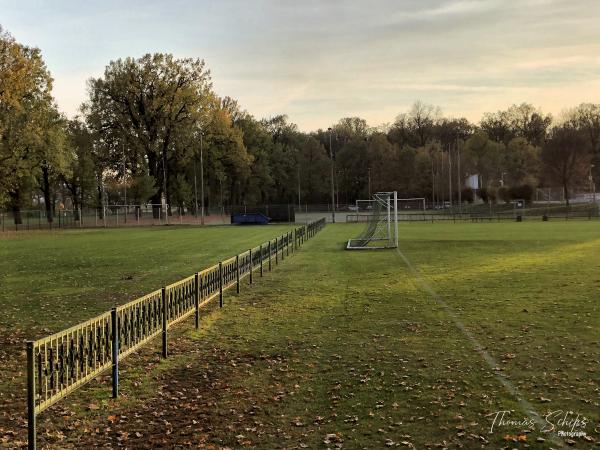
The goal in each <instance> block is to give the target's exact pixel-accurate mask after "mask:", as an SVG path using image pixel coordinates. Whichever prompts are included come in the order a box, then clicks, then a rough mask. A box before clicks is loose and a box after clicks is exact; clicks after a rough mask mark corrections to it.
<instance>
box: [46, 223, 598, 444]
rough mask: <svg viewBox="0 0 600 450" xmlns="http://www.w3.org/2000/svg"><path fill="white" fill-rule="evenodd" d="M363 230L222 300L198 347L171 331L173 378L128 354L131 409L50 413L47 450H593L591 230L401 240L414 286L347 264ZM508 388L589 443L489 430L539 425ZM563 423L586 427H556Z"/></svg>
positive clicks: (510, 227)
mask: <svg viewBox="0 0 600 450" xmlns="http://www.w3.org/2000/svg"><path fill="white" fill-rule="evenodd" d="M359 230H360V226H356V225H337V226H332V225H328V226H327V227H326V228H325V229H324V230H323V231H322V232H321V233H320V234H319V235H318V236H317V237H316V238H315V239H314V240H312V241H309V242H308V243H307V244H306V245H305V247H304V248H303V249H302V250H301V251H300V252H299V253H298V254H296V255H294V257H293V258H289V259H286V260H285V262H284V264H282V265H280V266H279V267H277V269H276V270H275V271H273V272H272V273H268V274H267V275H266V276H265V278H263V279H258V277H257V279H256V283H255V285H254V286H253V287H252V288H251V289H248V288H246V289H243V291H242V294H241V295H239V296H233V295H228V296H227V298H226V307H225V308H224V309H222V310H219V309H218V308H217V309H215V308H212V309H210V310H207V311H204V313H203V322H202V327H201V329H200V330H199V331H196V330H194V329H193V328H191V327H190V326H189V325H190V324H189V323H188V324H187V325H183V326H181V327H180V328H177V331H175V330H174V331H175V333H174V338H175V340H174V342H173V345H172V354H171V356H170V359H169V360H168V362H166V363H165V362H160V361H159V359H158V357H157V355H156V352H157V349H158V347H155V348H154V349H152V348H147V349H145V350H144V353H143V354H140V355H136V356H133V357H132V358H131V359H130V360H129V361H128V362H126V363H125V364H124V370H125V372H124V373H123V375H122V383H123V384H122V391H123V395H124V397H123V398H121V399H119V400H117V401H113V400H110V399H109V398H108V395H109V389H108V385H106V381H104V382H103V383H102V382H101V383H99V384H97V383H93V384H91V385H90V386H89V387H86V388H84V389H82V390H81V391H79V392H78V393H77V394H75V395H74V396H72V397H69V398H68V399H66V400H64V401H63V402H61V403H59V404H58V405H56V406H55V407H53V408H51V409H50V410H49V411H47V412H45V413H43V414H42V417H41V418H40V435H41V442H43V443H44V444H45V445H47V446H48V447H49V448H88V447H92V446H97V447H99V448H117V447H119V446H121V447H128V448H175V447H177V448H178V447H198V446H200V447H202V446H205V447H210V446H211V445H212V446H216V447H219V446H220V447H232V448H234V447H244V446H248V447H256V448H326V447H329V448H336V447H341V448H385V447H386V446H387V447H395V446H399V447H403V448H419V449H421V448H469V449H470V448H504V447H506V448H559V447H560V446H562V445H571V446H573V447H575V448H584V449H585V448H592V447H595V446H596V445H598V443H599V441H600V437H599V431H600V422H599V421H600V414H599V412H600V408H599V396H598V393H599V385H598V384H599V371H600V365H599V362H600V346H599V344H600V331H599V330H598V324H599V323H600V307H599V303H598V297H599V295H598V294H599V293H600V292H599V291H600V227H599V226H598V224H597V223H595V222H577V223H574V222H570V223H562V222H561V223H557V222H548V223H543V222H538V223H500V224H409V225H405V224H403V225H402V226H401V235H402V239H401V251H402V252H403V253H404V254H405V255H406V257H407V258H408V259H409V260H410V261H411V263H412V264H413V265H414V267H415V268H416V269H417V270H418V271H419V273H420V276H416V275H415V273H414V272H413V271H411V270H409V269H408V268H407V266H406V264H404V262H403V261H402V259H401V258H400V256H399V255H398V254H397V253H396V252H394V251H372V252H371V251H369V252H348V251H344V250H343V246H344V241H345V240H346V239H347V238H348V237H351V236H353V235H355V234H356V233H357V232H358V231H359ZM427 286H429V288H431V289H433V290H434V291H435V292H436V293H437V295H438V297H437V298H436V297H435V296H434V295H432V292H431V291H430V290H428V288H427ZM190 322H191V321H190ZM468 336H470V337H468ZM478 345H481V348H479V351H476V350H475V347H477V346H478ZM482 352H485V353H486V354H487V355H489V356H490V357H491V358H492V360H489V361H486V360H484V358H483V357H482V355H481V353H482ZM490 364H491V365H490ZM501 379H505V380H508V383H509V384H510V385H511V386H513V387H514V388H515V389H516V390H518V391H519V392H520V394H521V395H522V397H523V399H524V400H526V401H527V402H529V404H530V405H531V406H532V408H533V409H534V410H535V411H537V413H539V414H540V415H542V417H544V416H546V415H547V414H549V413H551V414H552V415H551V416H549V417H548V419H549V421H550V422H551V423H553V424H554V425H555V427H556V429H559V430H563V431H571V430H574V431H584V432H586V433H587V437H586V438H582V437H577V438H570V437H564V438H562V441H560V440H559V441H556V442H552V440H551V439H552V436H553V435H552V434H551V433H545V432H544V431H543V430H542V429H541V426H540V425H537V424H536V425H534V426H532V427H528V426H526V425H523V424H521V423H519V424H516V423H512V424H510V423H509V424H507V423H504V424H498V423H496V425H495V427H494V429H493V430H492V431H490V429H491V426H492V424H493V420H494V417H495V416H496V413H497V412H498V411H503V410H508V411H510V412H509V413H506V415H505V420H506V419H511V420H513V421H519V422H523V421H525V422H527V421H528V419H527V412H526V411H525V410H524V407H523V403H519V402H518V401H517V398H516V396H515V395H513V394H512V393H511V392H510V391H509V390H508V389H507V388H506V387H505V386H504V385H503V384H502V382H501ZM558 411H562V413H560V412H558ZM568 411H573V412H574V415H570V416H569V417H568V418H569V419H573V418H574V417H575V415H577V414H579V420H580V423H579V424H575V425H574V424H573V422H571V423H568V424H566V423H561V422H560V419H561V418H564V415H565V414H566V413H567V412H568ZM584 418H585V420H584ZM548 426H549V425H548ZM528 428H529V429H528Z"/></svg>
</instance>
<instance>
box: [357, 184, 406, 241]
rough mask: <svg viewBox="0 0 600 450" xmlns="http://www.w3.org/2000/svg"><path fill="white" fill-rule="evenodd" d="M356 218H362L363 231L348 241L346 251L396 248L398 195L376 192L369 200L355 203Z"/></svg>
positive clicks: (395, 193)
mask: <svg viewBox="0 0 600 450" xmlns="http://www.w3.org/2000/svg"><path fill="white" fill-rule="evenodd" d="M355 210H356V217H357V219H358V218H359V217H364V218H365V219H366V220H365V222H366V226H365V229H364V230H363V231H362V233H361V234H360V235H359V236H357V237H356V238H353V239H349V240H348V244H347V245H346V248H347V249H348V250H366V249H382V248H396V247H398V193H397V192H396V191H394V192H377V193H376V194H374V195H373V198H372V199H369V200H357V201H356V207H355Z"/></svg>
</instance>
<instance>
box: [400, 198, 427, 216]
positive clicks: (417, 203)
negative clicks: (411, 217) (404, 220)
mask: <svg viewBox="0 0 600 450" xmlns="http://www.w3.org/2000/svg"><path fill="white" fill-rule="evenodd" d="M403 211H406V212H413V211H420V212H423V211H425V198H424V197H414V198H399V199H398V212H399V213H400V214H402V212H403Z"/></svg>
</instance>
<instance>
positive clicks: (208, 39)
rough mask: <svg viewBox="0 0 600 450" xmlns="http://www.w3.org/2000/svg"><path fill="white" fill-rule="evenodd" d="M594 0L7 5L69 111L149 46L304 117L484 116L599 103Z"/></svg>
mask: <svg viewBox="0 0 600 450" xmlns="http://www.w3.org/2000/svg"><path fill="white" fill-rule="evenodd" d="M598 19H600V2H598V1H597V0H580V1H578V2H572V1H568V0H513V1H510V2H509V1H506V0H460V1H451V0H371V1H369V2H367V1H363V0H328V1H326V2H324V1H322V0H306V1H303V2H300V3H298V2H297V1H292V0H257V1H253V2H251V3H249V2H244V1H241V0H223V1H219V2H212V1H208V0H206V1H203V2H186V1H179V0H175V1H171V2H168V3H164V2H159V1H150V2H142V1H141V0H136V1H132V2H117V1H116V0H108V1H107V2H102V3H87V2H86V3H81V2H75V1H68V2H61V3H60V4H56V3H52V4H49V3H44V2H41V3H29V4H19V5H18V6H17V4H16V3H13V4H10V3H8V4H5V5H4V6H3V18H2V20H3V25H4V26H6V28H8V29H9V30H10V31H11V32H13V34H14V35H15V36H16V38H17V39H19V40H21V41H23V42H26V43H28V44H32V45H37V46H39V47H41V48H42V51H43V54H44V56H45V58H46V60H47V64H48V67H49V68H50V69H51V71H52V72H53V75H54V77H55V79H56V82H55V86H56V88H55V92H54V93H55V96H56V99H57V101H58V103H59V105H60V107H61V108H62V109H64V110H65V111H66V112H68V113H70V114H72V113H74V112H75V111H76V109H77V107H78V106H79V104H80V103H81V102H82V101H83V100H84V99H85V94H86V84H85V83H86V80H87V79H88V78H89V77H91V76H98V75H99V74H101V73H102V71H103V70H104V66H105V65H106V64H107V63H108V62H109V61H110V60H111V59H116V58H119V57H126V56H140V55H142V54H143V53H146V52H152V51H164V52H173V53H174V54H176V55H177V56H194V57H201V58H205V59H206V62H207V65H208V67H209V68H210V69H211V71H212V74H213V80H214V86H215V89H216V90H217V92H218V93H219V94H221V95H230V96H233V97H235V98H237V99H239V101H240V103H241V105H242V106H243V107H244V108H246V109H248V110H249V111H250V112H251V113H253V114H254V115H255V116H258V117H261V116H270V115H274V114H279V113H285V114H288V116H289V117H290V119H291V120H293V121H296V122H297V123H298V124H299V126H300V128H301V129H305V130H307V129H313V128H319V127H321V128H323V127H327V126H329V125H330V124H331V123H334V122H336V121H337V120H338V119H339V118H340V117H345V116H349V115H359V116H361V117H364V118H366V119H367V120H368V121H369V122H370V123H372V124H377V123H381V122H386V121H390V120H393V118H394V117H395V116H396V115H397V114H398V113H399V112H401V111H403V110H406V109H408V108H409V107H410V104H411V103H412V102H413V101H414V100H416V99H422V100H423V101H426V102H429V103H435V104H439V105H440V106H441V107H442V109H443V110H444V111H445V112H447V113H448V114H452V115H463V114H464V115H466V116H467V117H468V118H469V119H471V120H474V121H477V120H479V118H480V115H481V114H482V113H483V112H485V111H493V110H497V109H500V108H505V107H507V106H509V105H510V104H512V103H518V102H522V101H530V102H533V103H536V104H538V105H539V106H541V107H542V108H544V109H546V110H548V111H550V112H553V113H555V114H557V113H558V112H559V111H560V110H562V109H564V108H565V107H568V106H572V105H574V104H576V103H577V102H579V101H583V100H585V101H589V102H600V98H599V95H600V90H598V89H597V87H598V84H599V81H598V80H600V57H599V56H598V55H600V51H599V50H600V27H598V26H597V23H598Z"/></svg>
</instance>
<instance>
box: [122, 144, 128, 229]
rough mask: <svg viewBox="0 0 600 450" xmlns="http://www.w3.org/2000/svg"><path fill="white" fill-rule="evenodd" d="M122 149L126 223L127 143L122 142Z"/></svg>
mask: <svg viewBox="0 0 600 450" xmlns="http://www.w3.org/2000/svg"><path fill="white" fill-rule="evenodd" d="M121 149H122V150H123V191H124V192H123V202H124V203H125V223H127V179H126V176H125V174H126V172H127V159H126V158H125V143H122V144H121Z"/></svg>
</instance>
